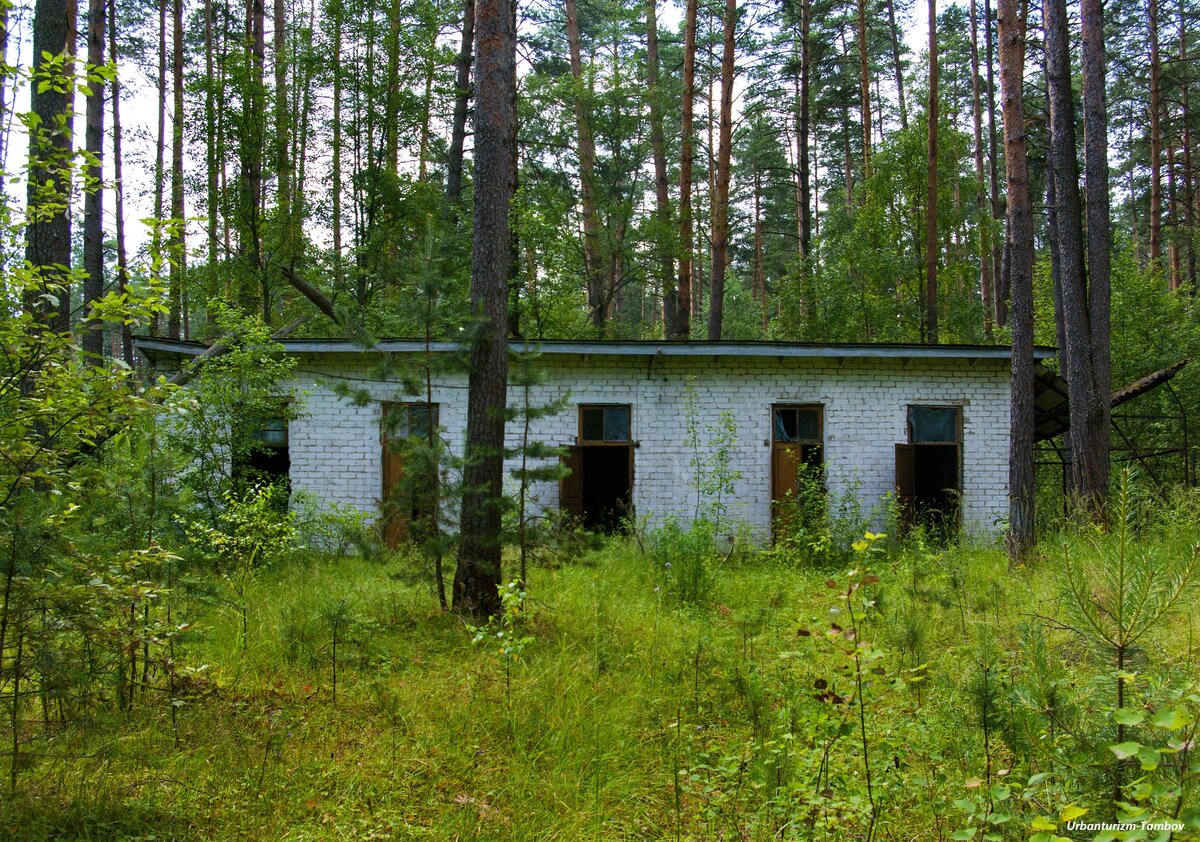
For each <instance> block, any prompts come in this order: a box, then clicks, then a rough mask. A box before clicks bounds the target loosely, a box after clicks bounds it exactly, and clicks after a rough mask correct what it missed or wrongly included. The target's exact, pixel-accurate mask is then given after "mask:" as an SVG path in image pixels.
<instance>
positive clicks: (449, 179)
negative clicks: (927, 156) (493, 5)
mask: <svg viewBox="0 0 1200 842" xmlns="http://www.w3.org/2000/svg"><path fill="white" fill-rule="evenodd" d="M474 37H475V0H466V2H465V4H464V6H463V20H462V43H461V46H460V47H459V49H458V57H457V58H456V59H455V60H454V67H455V70H454V73H455V76H454V117H453V119H452V121H451V129H450V153H449V156H448V158H447V162H446V199H447V200H448V201H449V204H450V212H451V213H452V214H454V215H455V218H457V208H458V203H459V202H460V201H461V200H462V176H463V148H464V146H465V145H466V137H467V106H468V105H469V104H470V102H471V53H472V47H473V39H474Z"/></svg>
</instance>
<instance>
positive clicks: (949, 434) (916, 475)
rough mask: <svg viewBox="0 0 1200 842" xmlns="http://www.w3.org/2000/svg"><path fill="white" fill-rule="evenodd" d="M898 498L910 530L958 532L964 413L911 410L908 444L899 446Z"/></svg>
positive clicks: (934, 408)
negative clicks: (915, 528)
mask: <svg viewBox="0 0 1200 842" xmlns="http://www.w3.org/2000/svg"><path fill="white" fill-rule="evenodd" d="M896 494H897V497H898V498H899V501H900V505H901V517H902V521H903V524H904V526H905V527H906V528H911V527H913V526H916V525H920V526H923V527H925V528H927V529H929V530H931V531H932V532H934V533H935V534H948V533H952V532H955V531H957V530H958V527H959V523H960V516H961V511H960V509H961V501H962V410H961V409H960V408H959V407H957V406H910V407H909V408H908V442H907V443H906V444H898V445H896Z"/></svg>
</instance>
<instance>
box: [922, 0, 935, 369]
mask: <svg viewBox="0 0 1200 842" xmlns="http://www.w3.org/2000/svg"><path fill="white" fill-rule="evenodd" d="M937 130H938V44H937V0H929V144H928V147H929V155H928V179H927V181H926V197H925V341H926V342H929V343H931V344H934V345H936V344H937V341H938V288H937V267H938V231H937V187H938V174H937V166H938V147H937Z"/></svg>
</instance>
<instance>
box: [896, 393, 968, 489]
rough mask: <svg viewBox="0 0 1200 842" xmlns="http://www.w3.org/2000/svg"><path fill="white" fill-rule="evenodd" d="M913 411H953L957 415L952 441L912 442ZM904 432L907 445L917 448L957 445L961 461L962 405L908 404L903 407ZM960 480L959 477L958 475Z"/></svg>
mask: <svg viewBox="0 0 1200 842" xmlns="http://www.w3.org/2000/svg"><path fill="white" fill-rule="evenodd" d="M914 409H953V410H954V411H955V412H956V413H958V417H957V418H956V419H955V422H954V441H913V429H912V410H914ZM904 432H905V434H906V436H907V438H908V444H912V445H916V446H918V447H920V446H924V445H930V444H934V445H951V444H953V445H957V446H958V448H959V461H960V462H961V461H962V453H961V451H962V446H963V408H962V404H957V403H909V404H905V405H904ZM960 479H961V475H960Z"/></svg>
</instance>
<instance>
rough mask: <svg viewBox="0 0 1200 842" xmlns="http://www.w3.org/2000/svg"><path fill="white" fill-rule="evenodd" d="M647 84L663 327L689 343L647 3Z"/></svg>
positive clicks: (651, 7) (653, 21) (651, 8)
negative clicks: (678, 286)
mask: <svg viewBox="0 0 1200 842" xmlns="http://www.w3.org/2000/svg"><path fill="white" fill-rule="evenodd" d="M646 84H647V87H648V88H649V90H648V91H647V95H648V96H649V98H650V148H651V150H652V152H653V154H654V216H655V221H656V222H657V229H658V230H657V232H656V234H657V236H656V237H655V241H656V248H657V249H658V264H659V282H660V283H661V284H662V297H663V326H664V328H665V331H664V333H665V336H666V338H667V339H686V338H687V333H686V332H685V331H684V327H685V325H686V324H687V320H686V319H684V318H683V314H682V313H681V312H680V301H679V290H678V289H676V287H675V260H674V258H673V256H672V251H673V249H672V243H671V240H672V239H673V237H672V236H671V192H670V184H669V182H668V180H667V142H666V137H665V134H664V131H663V114H662V89H661V87H660V86H659V80H658V10H657V8H656V2H655V0H646Z"/></svg>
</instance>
